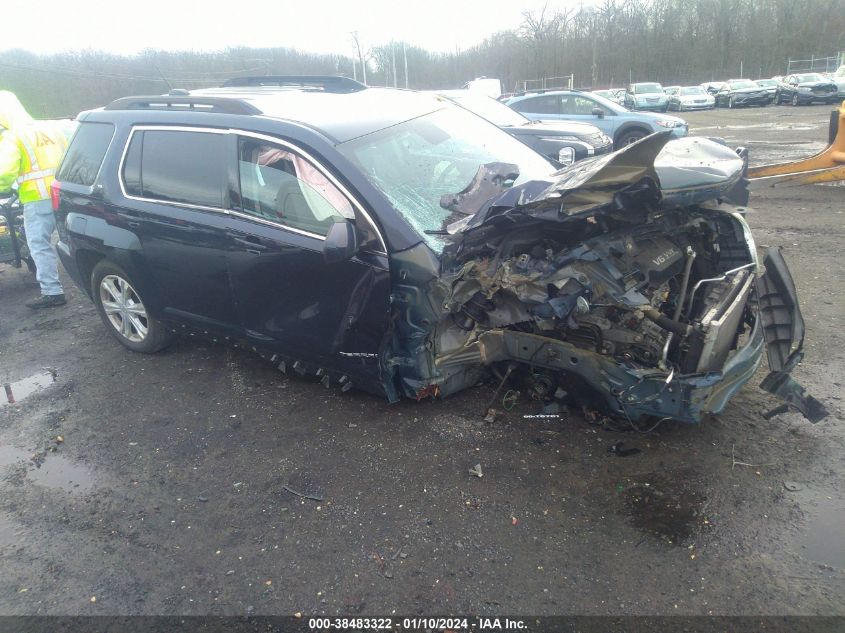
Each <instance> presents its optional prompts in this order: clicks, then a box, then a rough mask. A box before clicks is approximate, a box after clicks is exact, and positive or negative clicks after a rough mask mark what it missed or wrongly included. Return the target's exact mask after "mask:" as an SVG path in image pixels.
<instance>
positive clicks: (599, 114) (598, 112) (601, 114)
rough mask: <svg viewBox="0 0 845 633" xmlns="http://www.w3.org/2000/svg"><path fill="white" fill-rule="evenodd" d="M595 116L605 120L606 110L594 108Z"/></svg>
mask: <svg viewBox="0 0 845 633" xmlns="http://www.w3.org/2000/svg"><path fill="white" fill-rule="evenodd" d="M593 116H597V117H598V118H600V119H603V118H604V110H602V109H601V108H593Z"/></svg>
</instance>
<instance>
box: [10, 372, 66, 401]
mask: <svg viewBox="0 0 845 633" xmlns="http://www.w3.org/2000/svg"><path fill="white" fill-rule="evenodd" d="M55 382H56V375H55V374H54V373H51V372H50V371H42V372H39V373H37V374H34V375H32V376H28V377H27V378H22V379H21V380H16V381H14V382H7V383H5V384H4V385H3V391H2V392H0V407H3V406H8V405H10V404H16V403H20V401H21V400H24V399H25V398H27V397H28V396H30V395H32V394H33V393H36V392H38V391H40V390H42V389H46V388H47V387H50V386H52V385H53V384H54V383H55Z"/></svg>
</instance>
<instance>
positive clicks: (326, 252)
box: [323, 219, 360, 264]
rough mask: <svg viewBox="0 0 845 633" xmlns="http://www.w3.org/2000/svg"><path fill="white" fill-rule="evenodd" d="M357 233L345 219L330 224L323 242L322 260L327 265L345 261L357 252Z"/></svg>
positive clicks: (352, 225) (353, 225)
mask: <svg viewBox="0 0 845 633" xmlns="http://www.w3.org/2000/svg"><path fill="white" fill-rule="evenodd" d="M359 247H360V245H359V244H358V232H357V231H356V230H355V224H353V223H352V222H350V221H349V220H347V219H343V220H340V221H337V222H334V223H332V225H331V226H330V227H329V232H328V233H327V234H326V241H325V242H323V260H324V261H325V262H326V263H327V264H333V263H335V262H342V261H346V260H347V259H351V258H352V256H353V255H355V253H357V252H358V248H359Z"/></svg>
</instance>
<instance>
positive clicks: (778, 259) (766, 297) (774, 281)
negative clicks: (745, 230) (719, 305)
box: [757, 248, 828, 424]
mask: <svg viewBox="0 0 845 633" xmlns="http://www.w3.org/2000/svg"><path fill="white" fill-rule="evenodd" d="M764 264H765V266H766V273H765V274H764V275H762V276H761V277H759V278H758V279H757V294H758V300H759V303H760V308H759V316H758V318H759V320H760V321H762V323H763V333H764V335H765V338H766V348H767V352H768V354H767V356H768V358H769V369H771V373H769V375H768V376H766V378H765V379H764V380H763V382H762V383H761V384H760V388H761V389H764V390H765V391H768V392H769V393H772V394H774V395H776V396H778V397H780V398H782V399H783V400H784V401H785V402H784V404H782V405H780V406H779V407H775V408H774V409H772V410H771V411H769V412H767V413H766V415H765V417H766V418H770V417H772V416H774V415H777V414H778V413H783V412H785V411H787V410H788V409H789V408H790V407H792V408H794V409H797V410H798V411H800V412H801V413H802V414H803V415H804V417H805V418H807V419H808V420H809V421H810V422H812V423H814V424H815V423H816V422H819V421H820V420H823V419H824V418H825V417H826V416H827V414H828V412H827V410H826V409H825V407H824V405H822V403H821V402H819V401H818V400H816V399H815V398H814V397H813V396H811V395H808V394H807V393H806V391H805V390H804V388H803V387H802V386H801V385H799V384H798V383H797V382H796V381H795V379H794V378H793V377H792V376H791V375H790V372H791V371H792V370H793V369H794V368H795V367H796V366H797V365H798V364H799V363H800V362H801V360H802V359H803V358H804V332H805V329H804V318H803V317H802V316H801V309H800V308H799V307H798V294H797V292H796V290H795V283H794V282H793V281H792V275H791V274H790V273H789V269H788V268H787V267H786V262H785V261H784V260H783V255H781V253H780V250H779V249H775V248H770V249H769V250H768V252H767V253H766V258H765V259H764Z"/></svg>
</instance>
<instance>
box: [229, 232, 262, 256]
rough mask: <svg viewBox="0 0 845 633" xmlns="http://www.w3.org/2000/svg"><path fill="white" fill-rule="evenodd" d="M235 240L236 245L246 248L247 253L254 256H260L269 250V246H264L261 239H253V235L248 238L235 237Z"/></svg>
mask: <svg viewBox="0 0 845 633" xmlns="http://www.w3.org/2000/svg"><path fill="white" fill-rule="evenodd" d="M233 239H234V241H235V243H236V244H239V245H240V246H243V247H245V250H246V252H247V253H252V254H253V255H260V254H261V253H263V252H264V251H266V250H267V246H265V245H264V244H262V243H261V240H260V239H259V238H257V237H252V236H251V235H250V236H247V237H235V238H233Z"/></svg>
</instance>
